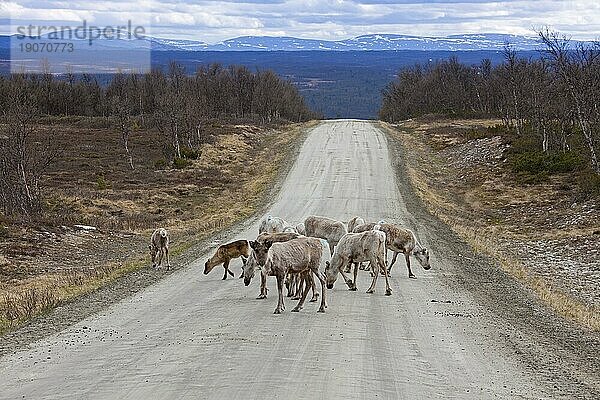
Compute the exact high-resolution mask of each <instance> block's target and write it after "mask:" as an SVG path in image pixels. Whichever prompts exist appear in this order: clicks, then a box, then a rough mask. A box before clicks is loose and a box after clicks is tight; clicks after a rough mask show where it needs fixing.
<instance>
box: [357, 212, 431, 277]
mask: <svg viewBox="0 0 600 400" xmlns="http://www.w3.org/2000/svg"><path fill="white" fill-rule="evenodd" d="M375 226H379V229H380V230H381V231H383V232H385V235H386V242H385V245H386V248H387V249H388V250H391V251H393V252H394V256H393V258H392V262H391V263H390V265H389V267H388V274H389V273H390V272H391V271H392V266H393V265H394V263H395V262H396V258H398V253H402V254H404V258H405V260H406V267H407V268H408V277H409V278H412V279H417V277H416V276H415V275H414V274H413V273H412V270H411V268H410V255H411V254H412V255H413V256H414V257H415V258H416V259H417V261H419V264H421V266H422V267H423V269H424V270H429V269H431V265H430V264H429V251H428V250H427V248H426V247H423V246H422V245H421V244H420V243H419V241H418V240H417V237H416V236H415V234H414V233H413V232H412V231H410V230H408V229H405V228H402V227H400V226H398V225H394V224H387V223H381V224H375V223H369V224H363V225H359V226H357V227H355V228H354V232H365V231H369V230H372V229H374V228H375Z"/></svg>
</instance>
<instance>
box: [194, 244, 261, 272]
mask: <svg viewBox="0 0 600 400" xmlns="http://www.w3.org/2000/svg"><path fill="white" fill-rule="evenodd" d="M249 256H250V247H249V246H248V241H247V240H236V241H235V242H231V243H227V244H224V245H221V246H219V248H218V249H217V251H216V252H215V254H214V255H213V256H212V257H211V258H210V259H209V260H208V261H206V264H204V275H207V274H208V273H209V272H210V271H212V270H213V268H214V267H216V266H217V265H219V264H223V268H224V269H225V274H224V275H223V280H225V279H227V274H229V275H231V276H234V275H233V272H231V271H230V270H229V262H230V261H231V260H232V259H234V258H238V257H241V258H242V262H243V263H244V264H245V263H246V260H247V259H248V257H249ZM241 277H242V275H240V278H241Z"/></svg>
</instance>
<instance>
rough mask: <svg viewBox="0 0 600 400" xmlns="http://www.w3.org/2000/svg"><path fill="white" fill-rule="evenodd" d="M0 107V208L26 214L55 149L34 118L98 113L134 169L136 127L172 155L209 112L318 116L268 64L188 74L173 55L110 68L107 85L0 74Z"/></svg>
mask: <svg viewBox="0 0 600 400" xmlns="http://www.w3.org/2000/svg"><path fill="white" fill-rule="evenodd" d="M0 110H2V115H1V119H0V122H1V127H2V132H1V134H0V210H1V211H2V212H3V213H4V215H6V216H9V215H21V216H30V215H33V214H35V213H37V212H39V211H40V209H41V207H42V202H41V198H42V196H41V188H40V182H41V179H42V176H43V174H44V172H45V171H46V169H47V167H48V165H49V164H51V163H52V162H53V161H54V160H55V159H56V157H57V156H58V155H59V153H60V149H58V148H56V146H54V145H53V143H52V137H46V138H45V139H44V142H43V143H42V142H40V140H39V138H36V135H35V130H36V122H37V121H38V120H39V119H40V118H45V117H46V118H47V117H69V116H86V117H92V118H100V119H103V120H105V121H106V123H108V124H109V125H110V126H111V127H113V128H114V129H115V130H117V131H119V133H120V138H121V142H122V147H123V154H124V156H125V157H126V158H127V159H128V164H129V167H130V168H131V169H134V168H135V166H134V163H133V159H132V155H131V152H130V148H129V138H130V136H131V134H132V132H133V131H134V130H139V129H141V128H144V129H154V130H156V131H158V132H160V134H161V137H162V138H164V143H166V145H164V153H165V157H166V158H167V159H168V160H170V161H171V162H174V163H177V162H182V161H181V160H183V159H184V158H185V157H187V155H189V154H193V153H194V152H197V150H198V149H199V147H200V145H201V144H202V143H204V142H205V140H207V137H206V132H205V125H206V124H207V123H208V122H209V121H211V120H215V119H216V120H221V121H227V120H241V121H252V122H253V123H258V124H274V123H280V122H286V121H292V122H301V121H307V120H310V119H312V118H315V117H317V116H316V115H315V114H313V113H312V112H311V111H310V110H309V109H308V107H307V106H306V105H305V102H304V99H303V97H302V96H301V95H300V94H299V93H298V90H297V88H296V87H295V86H294V85H293V84H292V83H290V82H288V81H285V80H283V79H281V78H280V77H279V76H278V75H276V74H275V73H273V72H271V71H261V72H255V73H254V72H251V71H250V70H248V69H247V68H245V67H236V66H230V67H227V68H224V67H222V66H220V65H218V64H214V65H208V66H202V67H199V68H198V69H197V71H196V73H194V74H192V75H189V74H186V71H185V70H184V68H183V67H181V66H180V65H178V64H175V63H172V64H171V65H170V66H169V67H168V68H166V71H163V70H160V69H156V70H153V71H152V72H149V73H146V74H143V75H135V74H133V75H123V74H116V75H114V76H113V77H112V79H111V81H110V82H108V84H106V85H103V84H101V83H100V82H98V80H97V78H95V77H91V76H85V75H84V76H74V75H69V76H66V77H64V79H62V78H61V79H56V78H55V77H54V76H53V75H51V74H49V73H47V74H41V75H19V74H13V75H11V76H9V77H0ZM157 145H158V146H160V145H162V144H157Z"/></svg>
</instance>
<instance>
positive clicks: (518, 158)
mask: <svg viewBox="0 0 600 400" xmlns="http://www.w3.org/2000/svg"><path fill="white" fill-rule="evenodd" d="M510 161H511V168H512V170H513V172H516V173H527V174H531V175H539V174H547V175H552V174H558V173H565V172H574V171H577V170H580V169H581V168H582V167H583V166H584V160H583V159H582V158H581V156H580V155H579V154H577V153H575V152H566V153H544V152H541V151H528V152H523V153H516V154H515V153H513V154H512V156H511V158H510Z"/></svg>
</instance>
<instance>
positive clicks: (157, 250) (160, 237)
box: [148, 228, 171, 271]
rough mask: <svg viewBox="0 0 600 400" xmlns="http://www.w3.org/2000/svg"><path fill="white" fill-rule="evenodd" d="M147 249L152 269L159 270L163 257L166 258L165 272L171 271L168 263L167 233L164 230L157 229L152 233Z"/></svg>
mask: <svg viewBox="0 0 600 400" xmlns="http://www.w3.org/2000/svg"><path fill="white" fill-rule="evenodd" d="M148 248H149V249H150V255H151V257H152V268H160V267H161V264H162V260H163V256H166V257H167V271H168V270H170V269H171V262H170V261H169V233H168V232H167V230H166V229H164V228H158V229H156V230H155V231H154V232H153V233H152V237H151V238H150V245H149V246H148ZM157 258H158V262H157Z"/></svg>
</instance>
